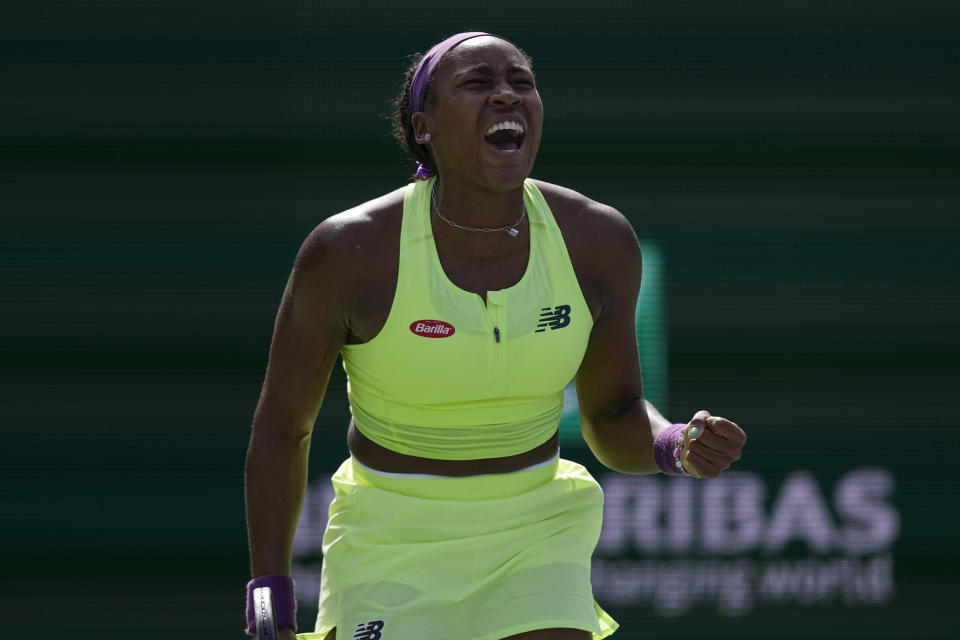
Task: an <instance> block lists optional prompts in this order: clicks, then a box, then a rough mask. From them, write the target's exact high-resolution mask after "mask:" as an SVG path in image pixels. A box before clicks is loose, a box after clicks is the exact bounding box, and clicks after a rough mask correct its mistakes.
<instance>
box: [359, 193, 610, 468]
mask: <svg viewBox="0 0 960 640" xmlns="http://www.w3.org/2000/svg"><path fill="white" fill-rule="evenodd" d="M433 182H434V179H430V180H426V181H423V182H418V183H414V184H412V185H410V186H409V187H408V188H407V191H406V194H405V195H404V200H403V222H402V225H401V231H400V270H399V274H398V278H397V290H396V294H395V295H394V300H393V306H392V307H391V308H390V314H389V316H388V318H387V322H386V324H385V325H384V327H383V329H382V330H381V331H380V333H379V334H377V335H376V336H375V337H374V338H373V339H372V340H370V341H369V342H365V343H363V344H356V345H345V346H344V347H343V348H342V351H341V353H342V355H343V367H344V369H345V370H346V372H347V395H348V397H349V399H350V411H351V413H352V414H353V421H354V424H356V426H357V428H358V429H359V430H360V432H361V433H363V434H364V435H365V436H367V437H368V438H370V439H371V440H373V441H374V442H376V443H377V444H379V445H381V446H383V447H386V448H388V449H392V450H394V451H398V452H400V453H404V454H407V455H413V456H420V457H424V458H436V459H443V460H472V459H481V458H497V457H502V456H510V455H514V454H518V453H523V452H524V451H528V450H530V449H533V448H534V447H536V446H537V445H540V444H542V443H544V442H546V441H547V440H548V439H549V438H550V437H551V436H552V435H553V434H554V432H555V431H556V429H557V423H558V422H559V420H560V413H561V409H562V406H563V388H564V387H565V386H566V385H567V383H568V382H570V380H571V379H572V378H573V376H574V374H575V373H576V372H577V369H578V368H579V366H580V361H581V360H582V359H583V354H584V352H585V351H586V348H587V340H588V338H589V336H590V329H591V328H592V326H593V318H592V316H591V315H590V309H589V308H588V307H587V303H586V301H585V300H584V298H583V293H582V292H581V291H580V285H579V283H578V282H577V276H576V274H575V273H574V270H573V265H572V264H571V263H570V257H569V255H568V254H567V248H566V245H565V244H564V242H563V237H562V236H561V234H560V229H559V228H558V227H557V224H556V222H555V221H554V219H553V214H552V213H551V212H550V208H549V207H548V206H547V203H546V201H545V200H544V199H543V196H542V195H541V193H540V190H539V189H537V187H536V186H535V185H534V184H533V183H532V182H530V181H529V180H528V181H526V182H525V183H524V187H523V191H524V199H525V203H526V207H527V214H528V217H529V224H530V258H529V261H528V263H527V268H526V271H525V272H524V274H523V276H522V277H521V279H520V281H519V282H517V283H516V284H515V285H513V286H511V287H508V288H506V289H501V290H499V291H488V292H487V303H486V304H484V302H483V298H481V297H480V296H478V295H477V294H475V293H471V292H469V291H465V290H463V289H460V288H459V287H457V286H456V285H455V284H453V282H451V281H450V279H449V278H448V277H447V275H446V273H444V271H443V267H442V266H441V264H440V258H439V257H438V256H437V249H436V245H435V244H434V239H433V231H432V228H431V226H430V208H429V203H430V190H431V189H432V187H433Z"/></svg>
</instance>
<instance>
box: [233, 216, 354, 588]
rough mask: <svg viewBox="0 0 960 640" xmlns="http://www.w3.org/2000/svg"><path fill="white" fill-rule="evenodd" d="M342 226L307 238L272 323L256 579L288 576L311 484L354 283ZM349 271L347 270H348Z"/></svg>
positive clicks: (256, 488) (254, 489) (259, 445)
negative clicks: (312, 453)
mask: <svg viewBox="0 0 960 640" xmlns="http://www.w3.org/2000/svg"><path fill="white" fill-rule="evenodd" d="M341 232H342V226H341V225H339V224H337V223H336V222H335V221H334V220H332V219H328V220H327V221H325V222H324V223H322V224H321V225H320V226H318V227H317V228H316V229H315V230H314V231H313V232H312V233H311V234H310V236H309V237H308V238H307V240H306V241H305V242H304V244H303V246H302V247H301V249H300V252H299V254H298V255H297V260H296V263H295V265H294V267H293V271H292V272H291V274H290V278H289V280H288V281H287V286H286V290H285V291H284V294H283V300H282V302H281V304H280V310H279V312H278V313H277V319H276V324H275V325H274V332H273V340H272V343H271V346H270V359H269V363H268V365H267V373H266V378H265V380H264V384H263V389H262V390H261V393H260V401H259V403H258V404H257V409H256V413H255V415H254V419H253V428H252V434H251V436H250V444H249V447H248V449H247V461H246V506H247V531H248V536H249V543H250V566H251V571H252V574H253V576H254V577H256V576H260V575H265V574H280V575H289V573H290V557H291V554H292V551H293V538H294V533H295V531H296V526H297V520H298V519H299V517H300V509H301V507H302V505H303V497H304V493H305V491H306V483H307V458H308V454H309V450H310V436H311V433H312V431H313V424H314V421H315V420H316V417H317V413H318V411H319V410H320V404H321V402H322V401H323V395H324V392H325V391H326V386H327V381H328V379H329V377H330V371H331V369H332V368H333V365H334V363H335V362H336V359H337V354H338V353H339V351H340V347H341V346H342V345H343V344H344V342H345V340H346V337H347V333H348V328H347V327H348V319H349V309H350V298H351V289H352V283H350V282H349V281H348V280H347V278H348V277H349V276H348V273H349V271H350V270H349V269H344V268H343V267H344V265H343V262H344V259H345V258H347V259H348V256H346V255H344V254H345V253H346V252H345V251H344V249H343V248H342V247H343V246H344V243H343V238H342V237H341V236H342V233H341ZM345 272H347V273H345Z"/></svg>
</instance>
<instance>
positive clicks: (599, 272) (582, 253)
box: [534, 180, 642, 317]
mask: <svg viewBox="0 0 960 640" xmlns="http://www.w3.org/2000/svg"><path fill="white" fill-rule="evenodd" d="M534 183H535V184H536V185H537V187H538V188H539V189H540V192H541V193H542V194H543V197H544V199H545V200H546V201H547V204H548V205H549V206H550V211H551V212H552V213H553V217H554V219H555V220H556V221H557V226H558V227H560V232H561V233H562V234H563V239H564V242H565V243H566V245H567V252H568V253H569V255H570V261H571V262H572V263H573V268H574V270H575V271H576V273H577V278H578V280H579V282H580V288H581V290H582V291H583V293H584V297H585V298H586V299H587V303H588V304H589V305H590V307H591V309H592V310H593V311H594V316H595V317H597V316H598V314H599V311H600V309H601V308H602V307H604V306H606V305H607V303H608V302H609V300H610V298H611V296H614V295H616V296H620V295H623V294H624V292H626V293H629V292H630V291H632V290H633V289H639V286H640V270H641V264H642V263H641V259H640V244H639V242H638V241H637V235H636V233H634V230H633V226H632V225H631V224H630V221H629V220H627V218H626V217H625V216H624V215H623V214H622V213H620V212H619V211H617V210H616V209H615V208H613V207H611V206H609V205H606V204H603V203H601V202H597V201H596V200H593V199H591V198H588V197H587V196H585V195H583V194H581V193H578V192H577V191H574V190H573V189H568V188H566V187H561V186H560V185H555V184H550V183H549V182H542V181H540V180H535V181H534ZM615 291H616V292H615Z"/></svg>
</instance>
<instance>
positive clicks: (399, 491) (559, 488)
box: [297, 458, 618, 640]
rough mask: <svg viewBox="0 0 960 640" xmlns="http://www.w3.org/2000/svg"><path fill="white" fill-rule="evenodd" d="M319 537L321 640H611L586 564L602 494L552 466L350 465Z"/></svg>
mask: <svg viewBox="0 0 960 640" xmlns="http://www.w3.org/2000/svg"><path fill="white" fill-rule="evenodd" d="M332 480H333V486H334V491H335V499H334V501H333V503H332V504H331V505H330V519H329V521H328V524H327V530H326V532H325V533H324V537H323V554H324V559H323V569H322V574H321V590H320V613H319V615H318V617H317V624H316V629H315V632H314V633H302V634H299V635H298V636H297V638H298V639H299V640H322V639H323V638H325V637H326V634H327V633H328V632H329V631H330V630H331V629H333V628H334V627H337V637H338V638H343V639H344V640H349V639H350V638H356V637H361V638H364V639H366V640H380V638H381V637H382V640H428V639H430V638H436V639H438V640H439V639H443V640H450V639H451V638H455V639H456V640H499V639H500V638H504V637H506V636H510V635H513V634H516V633H521V632H523V631H531V630H534V629H548V628H554V627H568V628H574V629H583V630H586V631H590V632H591V633H593V637H594V639H595V640H599V639H600V638H605V637H607V636H609V635H610V634H612V633H613V632H614V631H615V630H616V628H617V626H618V625H617V623H616V622H615V621H614V620H613V618H611V617H610V616H609V615H608V614H607V613H606V612H605V611H603V609H601V608H600V606H599V605H597V603H596V602H595V601H594V599H593V594H592V592H591V588H590V556H591V554H592V553H593V548H594V546H595V545H596V543H597V539H598V537H599V535H600V523H601V517H602V514H603V492H602V491H601V489H600V485H599V484H597V481H596V480H594V479H593V477H592V476H591V475H590V474H589V472H587V470H586V469H584V468H583V467H582V466H581V465H579V464H576V463H575V462H570V461H569V460H563V459H557V458H554V459H553V460H551V461H550V462H548V463H545V464H542V465H537V466H535V467H531V468H528V469H524V470H521V471H517V472H514V473H504V474H493V475H482V476H468V477H464V478H447V477H436V476H417V475H398V474H395V475H391V474H384V473H381V472H379V471H373V470H371V469H368V468H366V467H363V466H362V465H360V463H358V462H357V461H355V460H354V459H353V458H350V459H348V460H347V461H345V462H344V463H343V464H342V465H340V468H339V469H338V470H337V472H336V473H335V474H334V476H333V479H332Z"/></svg>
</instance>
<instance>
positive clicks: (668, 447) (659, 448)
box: [653, 424, 690, 476]
mask: <svg viewBox="0 0 960 640" xmlns="http://www.w3.org/2000/svg"><path fill="white" fill-rule="evenodd" d="M686 428H687V425H685V424H675V425H671V426H669V427H667V428H666V429H664V430H663V431H661V432H660V433H658V434H657V437H656V438H655V439H654V441H653V459H654V460H655V461H656V463H657V468H658V469H660V471H662V472H663V473H665V474H667V475H670V476H689V475H690V473H689V472H688V471H687V470H686V469H684V468H683V464H682V463H681V462H680V453H681V451H680V442H681V441H682V440H681V439H682V438H683V431H684V429H686Z"/></svg>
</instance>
